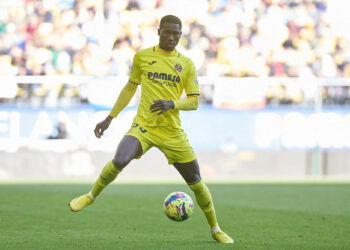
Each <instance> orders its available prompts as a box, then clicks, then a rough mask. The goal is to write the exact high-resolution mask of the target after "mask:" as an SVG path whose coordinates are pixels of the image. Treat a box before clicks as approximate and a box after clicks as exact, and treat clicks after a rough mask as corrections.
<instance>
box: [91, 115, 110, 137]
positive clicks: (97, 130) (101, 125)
mask: <svg viewBox="0 0 350 250" xmlns="http://www.w3.org/2000/svg"><path fill="white" fill-rule="evenodd" d="M112 119H113V117H111V116H108V117H107V118H106V119H104V120H103V121H102V122H100V123H97V125H96V128H95V130H94V132H95V136H96V137H97V138H101V136H102V135H103V132H104V131H105V130H106V129H107V128H108V127H109V124H111V121H112Z"/></svg>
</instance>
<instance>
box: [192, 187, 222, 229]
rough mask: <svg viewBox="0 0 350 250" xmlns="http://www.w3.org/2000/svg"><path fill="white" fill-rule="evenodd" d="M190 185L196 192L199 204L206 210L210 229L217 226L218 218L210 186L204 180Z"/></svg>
mask: <svg viewBox="0 0 350 250" xmlns="http://www.w3.org/2000/svg"><path fill="white" fill-rule="evenodd" d="M189 187H190V188H191V189H192V191H193V192H194V196H195V197H196V200H197V203H198V205H199V206H200V208H201V209H202V211H203V212H204V214H205V217H207V221H208V224H209V227H210V229H214V228H217V227H218V221H217V219H216V214H215V208H214V204H213V199H212V198H211V195H210V191H209V189H208V187H207V186H206V185H205V183H204V182H203V181H202V180H201V181H200V182H198V183H196V184H193V185H189Z"/></svg>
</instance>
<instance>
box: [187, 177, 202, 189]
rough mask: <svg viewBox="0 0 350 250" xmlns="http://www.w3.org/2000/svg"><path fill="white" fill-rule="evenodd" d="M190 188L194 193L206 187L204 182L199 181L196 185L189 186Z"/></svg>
mask: <svg viewBox="0 0 350 250" xmlns="http://www.w3.org/2000/svg"><path fill="white" fill-rule="evenodd" d="M188 186H189V187H190V189H191V190H192V191H194V190H196V189H200V188H201V187H202V186H204V182H203V181H202V179H201V180H199V181H198V182H197V183H194V184H188Z"/></svg>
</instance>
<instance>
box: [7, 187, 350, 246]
mask: <svg viewBox="0 0 350 250" xmlns="http://www.w3.org/2000/svg"><path fill="white" fill-rule="evenodd" d="M208 186H209V188H210V190H211V192H212V195H213V197H214V203H215V206H216V212H217V216H218V219H219V222H220V225H221V227H222V229H224V231H225V232H227V233H228V234H229V235H231V236H232V237H233V238H234V240H235V244H233V245H228V244H227V245H225V244H217V243H215V242H214V241H213V240H212V238H211V236H210V235H209V232H208V228H207V225H206V221H205V219H204V215H203V214H202V212H201V210H200V209H199V207H198V206H197V204H196V203H195V210H194V213H193V215H192V217H191V218H190V219H189V220H187V221H185V222H173V221H171V220H169V219H168V218H167V217H166V216H165V215H164V214H163V208H162V205H163V200H164V198H165V197H166V195H168V194H169V193H170V192H173V191H184V192H187V193H188V194H190V195H191V196H192V198H194V196H193V194H192V192H191V191H190V190H189V188H188V187H187V186H186V185H185V184H116V185H110V186H109V187H108V188H107V189H106V190H105V191H104V192H103V193H102V194H101V196H100V197H99V199H98V201H97V202H95V204H93V205H92V206H90V207H88V208H86V209H85V210H83V211H81V212H78V213H73V212H71V211H70V210H69V208H68V207H67V203H68V202H69V201H70V200H71V199H72V198H74V197H76V196H78V195H81V194H83V193H86V192H87V191H89V189H90V187H91V185H90V184H0V249H254V250H255V249H317V250H320V249H350V184H349V183H342V184H341V183H333V184H331V183H324V184H322V183H312V184H308V183H299V184H298V183H295V184H292V183H289V184H277V183H260V184H258V183H257V184H250V183H241V184H237V183H236V184H235V183H233V184H214V183H209V184H208Z"/></svg>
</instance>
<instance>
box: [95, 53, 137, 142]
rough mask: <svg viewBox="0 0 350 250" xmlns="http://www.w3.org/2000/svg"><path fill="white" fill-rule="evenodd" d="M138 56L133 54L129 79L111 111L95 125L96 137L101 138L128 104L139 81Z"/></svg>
mask: <svg viewBox="0 0 350 250" xmlns="http://www.w3.org/2000/svg"><path fill="white" fill-rule="evenodd" d="M139 58H140V56H139V54H138V53H136V55H135V56H134V59H133V63H132V70H131V73H130V77H129V81H128V83H127V84H126V85H125V87H124V88H123V90H122V91H121V92H120V94H119V97H118V99H117V101H116V102H115V104H114V106H113V108H112V110H111V112H110V113H109V115H108V116H107V117H106V119H104V120H103V121H102V122H100V123H98V124H97V125H96V127H95V130H94V132H95V135H96V137H97V138H101V136H102V135H103V132H104V131H105V130H106V129H108V127H109V125H110V124H111V121H112V120H113V118H115V117H117V115H118V114H119V113H120V112H121V111H122V110H123V109H124V108H125V107H126V105H128V104H129V102H130V100H131V98H132V97H133V96H134V94H135V92H136V89H137V86H138V85H139V84H140V83H141V70H140V63H139V61H140V59H139Z"/></svg>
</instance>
